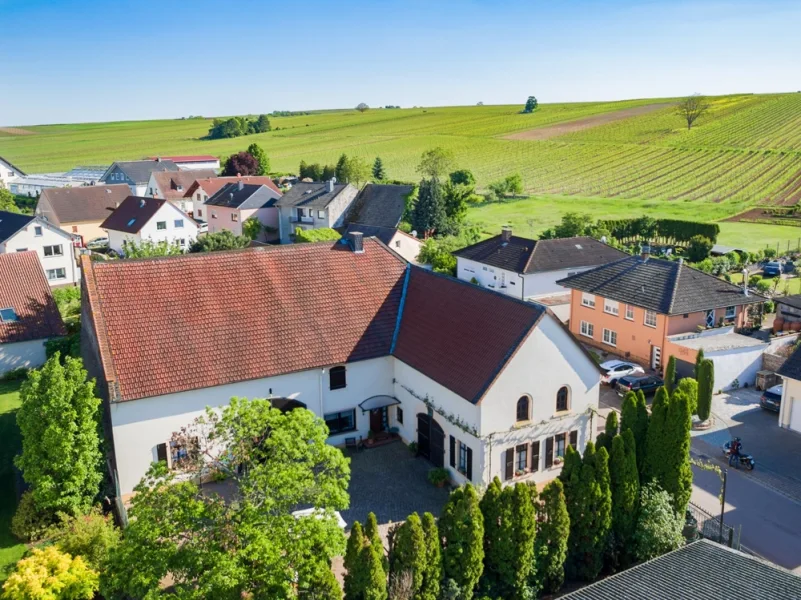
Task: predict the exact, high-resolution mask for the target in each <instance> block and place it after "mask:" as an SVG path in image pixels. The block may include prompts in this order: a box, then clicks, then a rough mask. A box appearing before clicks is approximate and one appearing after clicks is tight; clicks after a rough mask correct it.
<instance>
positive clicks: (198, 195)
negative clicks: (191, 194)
mask: <svg viewBox="0 0 801 600" xmlns="http://www.w3.org/2000/svg"><path fill="white" fill-rule="evenodd" d="M197 201H198V202H200V201H201V200H200V192H198V193H197Z"/></svg>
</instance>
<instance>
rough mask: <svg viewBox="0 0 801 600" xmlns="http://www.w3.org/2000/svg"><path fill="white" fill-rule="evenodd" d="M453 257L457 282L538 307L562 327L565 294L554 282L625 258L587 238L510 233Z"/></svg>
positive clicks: (507, 230) (566, 305)
mask: <svg viewBox="0 0 801 600" xmlns="http://www.w3.org/2000/svg"><path fill="white" fill-rule="evenodd" d="M453 255H454V256H455V257H456V276H457V277H458V278H459V279H461V280H463V281H470V282H473V283H477V284H478V285H480V286H481V287H486V288H489V289H492V290H495V291H496V292H500V293H502V294H506V295H508V296H514V297H515V298H520V299H522V300H536V301H540V302H542V303H543V304H545V305H547V306H549V307H550V308H551V310H553V311H554V312H555V313H556V314H557V315H558V316H559V318H561V319H562V320H563V321H567V319H568V317H569V314H570V291H569V290H568V289H566V288H565V287H563V286H561V285H559V284H558V283H557V281H558V280H560V279H562V278H564V277H567V276H569V275H575V274H576V273H581V272H582V271H586V270H588V269H591V268H593V267H597V266H599V265H605V264H607V263H610V262H613V261H616V260H620V259H621V258H624V257H626V256H628V254H626V253H625V252H622V251H620V250H617V249H616V248H612V247H611V246H609V245H607V244H604V243H603V242H599V241H598V240H596V239H593V238H591V237H574V238H560V239H553V240H530V239H528V238H523V237H518V236H515V235H512V229H511V227H504V228H503V229H502V230H501V234H500V235H496V236H495V237H491V238H489V239H486V240H483V241H481V242H478V243H476V244H473V245H472V246H467V247H466V248H462V249H461V250H458V251H456V252H454V253H453Z"/></svg>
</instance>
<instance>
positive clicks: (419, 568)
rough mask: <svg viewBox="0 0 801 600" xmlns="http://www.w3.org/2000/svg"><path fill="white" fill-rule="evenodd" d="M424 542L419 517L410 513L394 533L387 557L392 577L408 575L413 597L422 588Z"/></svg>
mask: <svg viewBox="0 0 801 600" xmlns="http://www.w3.org/2000/svg"><path fill="white" fill-rule="evenodd" d="M426 553H427V548H426V540H425V534H424V533H423V523H422V521H421V520H420V515H418V514H417V513H412V514H411V515H409V517H408V518H407V519H406V521H404V522H403V524H401V525H400V526H399V527H398V529H397V530H396V531H395V535H394V538H393V543H392V550H391V552H390V555H389V570H390V573H391V574H392V575H393V576H398V575H400V574H402V573H410V574H411V576H412V593H413V594H414V596H415V597H417V596H418V595H419V594H420V591H421V590H422V588H423V581H424V578H425V572H426Z"/></svg>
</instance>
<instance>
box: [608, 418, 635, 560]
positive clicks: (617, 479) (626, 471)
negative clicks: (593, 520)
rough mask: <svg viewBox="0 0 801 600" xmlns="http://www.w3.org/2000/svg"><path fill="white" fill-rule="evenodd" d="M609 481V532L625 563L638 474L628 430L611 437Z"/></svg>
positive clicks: (633, 518)
mask: <svg viewBox="0 0 801 600" xmlns="http://www.w3.org/2000/svg"><path fill="white" fill-rule="evenodd" d="M609 480H610V488H611V492H612V534H613V541H614V551H615V557H616V559H617V561H618V562H619V563H620V564H621V565H623V566H627V565H628V564H629V563H630V562H631V559H632V558H633V557H632V555H631V547H632V543H633V542H632V539H633V536H634V529H635V527H636V525H637V503H638V500H639V494H640V476H639V473H638V472H637V451H636V443H635V441H634V433H632V431H631V430H630V429H627V430H626V431H624V432H623V433H622V434H621V435H616V436H615V437H614V438H613V439H612V453H611V455H610V457H609Z"/></svg>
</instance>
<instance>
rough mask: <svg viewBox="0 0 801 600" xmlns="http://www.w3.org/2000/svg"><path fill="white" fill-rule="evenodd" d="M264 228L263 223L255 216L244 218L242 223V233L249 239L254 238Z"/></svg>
mask: <svg viewBox="0 0 801 600" xmlns="http://www.w3.org/2000/svg"><path fill="white" fill-rule="evenodd" d="M263 230H264V225H262V223H261V221H259V220H258V219H257V218H256V217H250V218H248V219H245V222H244V223H242V234H243V235H244V236H246V237H248V238H250V239H251V240H256V239H258V237H259V236H260V235H261V232H262V231H263Z"/></svg>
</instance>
